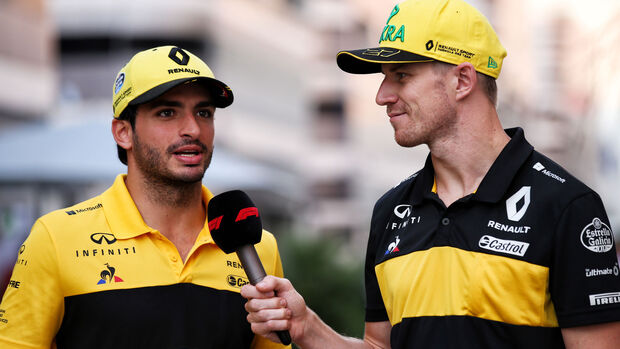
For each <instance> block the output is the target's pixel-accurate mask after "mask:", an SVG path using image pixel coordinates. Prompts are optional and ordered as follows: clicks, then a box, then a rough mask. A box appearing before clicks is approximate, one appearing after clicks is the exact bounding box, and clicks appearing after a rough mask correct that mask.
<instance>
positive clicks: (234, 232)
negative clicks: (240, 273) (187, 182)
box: [207, 190, 291, 345]
mask: <svg viewBox="0 0 620 349" xmlns="http://www.w3.org/2000/svg"><path fill="white" fill-rule="evenodd" d="M207 217H208V220H209V230H210V231H211V236H212V237H213V240H214V241H215V243H216V244H217V245H218V246H219V247H220V249H222V251H224V252H225V253H232V252H236V253H237V256H238V257H239V260H240V261H241V265H243V269H244V270H245V274H246V275H247V276H248V279H249V280H250V283H251V284H252V285H256V284H257V283H259V282H260V281H261V280H262V279H263V278H264V277H265V276H266V275H267V274H266V273H265V269H264V268H263V264H262V263H261V261H260V258H259V257H258V254H257V253H256V249H255V248H254V245H255V244H257V243H259V242H260V239H261V235H262V232H263V226H262V224H261V220H260V217H259V215H258V209H257V208H256V206H255V205H254V203H253V202H252V200H251V199H250V197H249V196H248V195H247V194H246V193H244V192H242V191H240V190H232V191H228V192H225V193H222V194H220V195H217V196H214V197H213V198H212V199H211V200H210V201H209V205H208V207H207ZM276 334H277V335H278V338H279V339H280V342H282V344H285V345H289V344H291V336H290V335H289V333H288V331H276Z"/></svg>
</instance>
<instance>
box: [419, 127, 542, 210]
mask: <svg viewBox="0 0 620 349" xmlns="http://www.w3.org/2000/svg"><path fill="white" fill-rule="evenodd" d="M505 132H506V134H508V136H509V137H510V141H509V142H508V144H506V146H505V147H504V149H502V151H501V153H500V154H499V156H498V157H497V159H495V162H493V165H491V168H490V169H489V172H487V174H486V175H485V176H484V178H483V179H482V182H481V183H480V186H479V187H478V190H476V194H475V195H474V197H475V199H476V200H478V201H484V202H498V201H500V200H501V198H502V197H503V196H504V194H505V193H506V191H507V190H508V187H509V186H510V183H511V182H512V180H513V178H514V176H515V175H516V173H517V171H518V170H519V168H521V166H522V165H523V163H524V162H525V161H526V160H527V158H528V157H529V156H530V154H531V153H532V152H533V151H534V147H533V146H532V145H531V144H529V143H528V141H527V140H526V139H525V135H524V133H523V129H522V128H520V127H516V128H510V129H506V130H505ZM418 177H419V178H418V179H417V180H416V181H415V184H414V188H413V193H412V194H413V198H412V199H413V204H414V205H415V204H419V203H420V202H421V201H422V200H423V199H424V198H430V197H432V196H433V195H435V194H434V193H432V192H431V189H432V188H433V183H434V181H435V170H434V169H433V162H432V160H431V154H430V153H429V154H428V156H427V158H426V163H425V164H424V168H423V169H422V171H420V174H419V175H418Z"/></svg>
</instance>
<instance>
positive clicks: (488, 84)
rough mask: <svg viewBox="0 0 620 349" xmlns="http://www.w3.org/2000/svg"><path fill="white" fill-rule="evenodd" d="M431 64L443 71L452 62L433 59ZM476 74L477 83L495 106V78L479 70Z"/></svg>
mask: <svg viewBox="0 0 620 349" xmlns="http://www.w3.org/2000/svg"><path fill="white" fill-rule="evenodd" d="M433 66H434V67H436V68H439V69H441V70H442V71H445V69H447V68H448V67H451V66H452V67H453V66H454V64H450V63H444V62H440V61H433ZM476 75H477V77H478V84H479V85H480V86H481V87H482V91H483V92H484V94H485V95H486V96H487V98H488V99H489V101H490V102H491V103H492V104H493V105H494V106H497V82H496V80H495V78H493V77H491V76H489V75H486V74H482V73H480V72H476Z"/></svg>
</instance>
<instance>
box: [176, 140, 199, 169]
mask: <svg viewBox="0 0 620 349" xmlns="http://www.w3.org/2000/svg"><path fill="white" fill-rule="evenodd" d="M204 152H205V149H203V148H202V147H201V146H199V145H194V144H191V145H184V146H180V147H177V148H176V149H174V150H173V151H172V152H171V153H172V155H173V156H174V157H175V158H176V159H177V160H178V161H180V162H181V163H183V164H184V165H190V166H193V165H197V164H200V162H201V161H202V154H203V153H204Z"/></svg>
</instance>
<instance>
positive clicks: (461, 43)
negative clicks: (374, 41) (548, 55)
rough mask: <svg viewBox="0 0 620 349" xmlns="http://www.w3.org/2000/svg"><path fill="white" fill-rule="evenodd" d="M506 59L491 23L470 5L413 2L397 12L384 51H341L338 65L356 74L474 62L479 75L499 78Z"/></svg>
mask: <svg viewBox="0 0 620 349" xmlns="http://www.w3.org/2000/svg"><path fill="white" fill-rule="evenodd" d="M504 57H506V49H505V48H504V47H503V46H502V44H501V43H500V41H499V38H498V37H497V34H496V33H495V31H494V30H493V28H492V27H491V24H489V21H488V20H487V19H486V18H485V17H484V15H482V13H480V12H479V11H478V10H476V9H475V8H474V7H473V6H471V5H469V4H467V3H466V2H465V1H463V0H408V1H404V2H402V3H400V4H397V5H396V6H395V7H394V9H392V12H391V13H390V15H389V17H388V19H387V23H386V25H385V27H384V28H383V32H382V33H381V37H380V38H379V47H375V48H367V49H360V50H347V51H340V52H338V56H337V58H336V61H337V63H338V66H339V67H340V69H342V70H344V71H345V72H348V73H352V74H369V73H378V72H380V71H381V64H382V63H415V62H430V61H433V60H437V61H442V62H446V63H450V64H457V65H458V64H460V63H463V62H471V64H472V65H473V66H474V67H475V68H476V71H478V72H480V73H482V74H486V75H489V76H491V77H493V78H497V77H498V76H499V73H500V71H501V69H502V62H503V60H504Z"/></svg>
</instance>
